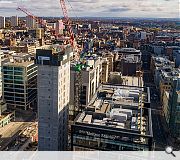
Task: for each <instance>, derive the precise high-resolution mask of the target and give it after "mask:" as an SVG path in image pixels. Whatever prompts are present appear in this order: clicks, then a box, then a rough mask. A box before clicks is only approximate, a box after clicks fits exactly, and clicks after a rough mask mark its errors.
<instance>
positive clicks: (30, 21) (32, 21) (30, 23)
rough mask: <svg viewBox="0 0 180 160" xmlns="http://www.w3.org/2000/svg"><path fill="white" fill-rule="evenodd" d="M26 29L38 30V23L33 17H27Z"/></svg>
mask: <svg viewBox="0 0 180 160" xmlns="http://www.w3.org/2000/svg"><path fill="white" fill-rule="evenodd" d="M26 27H28V28H30V29H33V28H36V21H35V19H33V18H32V17H29V16H27V17H26Z"/></svg>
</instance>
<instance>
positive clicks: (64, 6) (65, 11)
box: [60, 0, 76, 49]
mask: <svg viewBox="0 0 180 160" xmlns="http://www.w3.org/2000/svg"><path fill="white" fill-rule="evenodd" d="M60 4H61V8H62V11H63V15H64V18H65V23H66V25H67V29H68V32H69V36H70V44H71V46H72V48H73V49H76V48H75V47H76V46H74V33H73V30H72V26H71V20H70V18H69V16H68V11H67V8H66V3H65V0H60Z"/></svg>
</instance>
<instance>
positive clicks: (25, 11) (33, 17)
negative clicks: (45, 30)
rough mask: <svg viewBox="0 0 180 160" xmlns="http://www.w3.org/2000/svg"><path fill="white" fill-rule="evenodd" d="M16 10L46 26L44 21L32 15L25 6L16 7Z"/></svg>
mask: <svg viewBox="0 0 180 160" xmlns="http://www.w3.org/2000/svg"><path fill="white" fill-rule="evenodd" d="M17 10H19V11H22V12H24V13H25V14H26V15H27V16H29V17H31V18H32V19H34V20H36V22H37V23H39V24H41V25H42V26H44V27H46V22H45V21H44V20H43V19H41V18H38V17H36V16H35V15H33V14H32V13H31V12H29V11H28V10H27V9H26V8H24V7H18V8H17Z"/></svg>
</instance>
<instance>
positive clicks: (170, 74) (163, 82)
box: [159, 68, 180, 103]
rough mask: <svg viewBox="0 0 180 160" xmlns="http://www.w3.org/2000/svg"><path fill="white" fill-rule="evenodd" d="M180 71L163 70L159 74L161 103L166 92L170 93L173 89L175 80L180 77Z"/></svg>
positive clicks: (172, 69) (173, 69)
mask: <svg viewBox="0 0 180 160" xmlns="http://www.w3.org/2000/svg"><path fill="white" fill-rule="evenodd" d="M179 72H180V71H179V69H175V68H162V70H161V71H160V72H159V74H160V82H159V89H160V101H161V103H162V101H163V95H164V92H165V91H167V92H169V91H170V90H171V89H172V88H171V86H172V83H173V78H175V77H178V76H179Z"/></svg>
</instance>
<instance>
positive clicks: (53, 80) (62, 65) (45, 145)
mask: <svg viewBox="0 0 180 160" xmlns="http://www.w3.org/2000/svg"><path fill="white" fill-rule="evenodd" d="M72 54H73V53H72V48H71V47H70V46H67V47H66V49H65V51H61V50H60V49H59V48H58V47H57V46H49V47H48V48H45V49H37V52H36V64H37V65H38V83H37V84H38V85H37V86H38V114H39V115H38V117H39V120H38V122H39V125H38V150H39V151H63V150H67V143H68V142H67V140H68V130H67V129H68V106H69V99H70V97H69V94H70V87H69V86H70V55H72Z"/></svg>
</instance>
